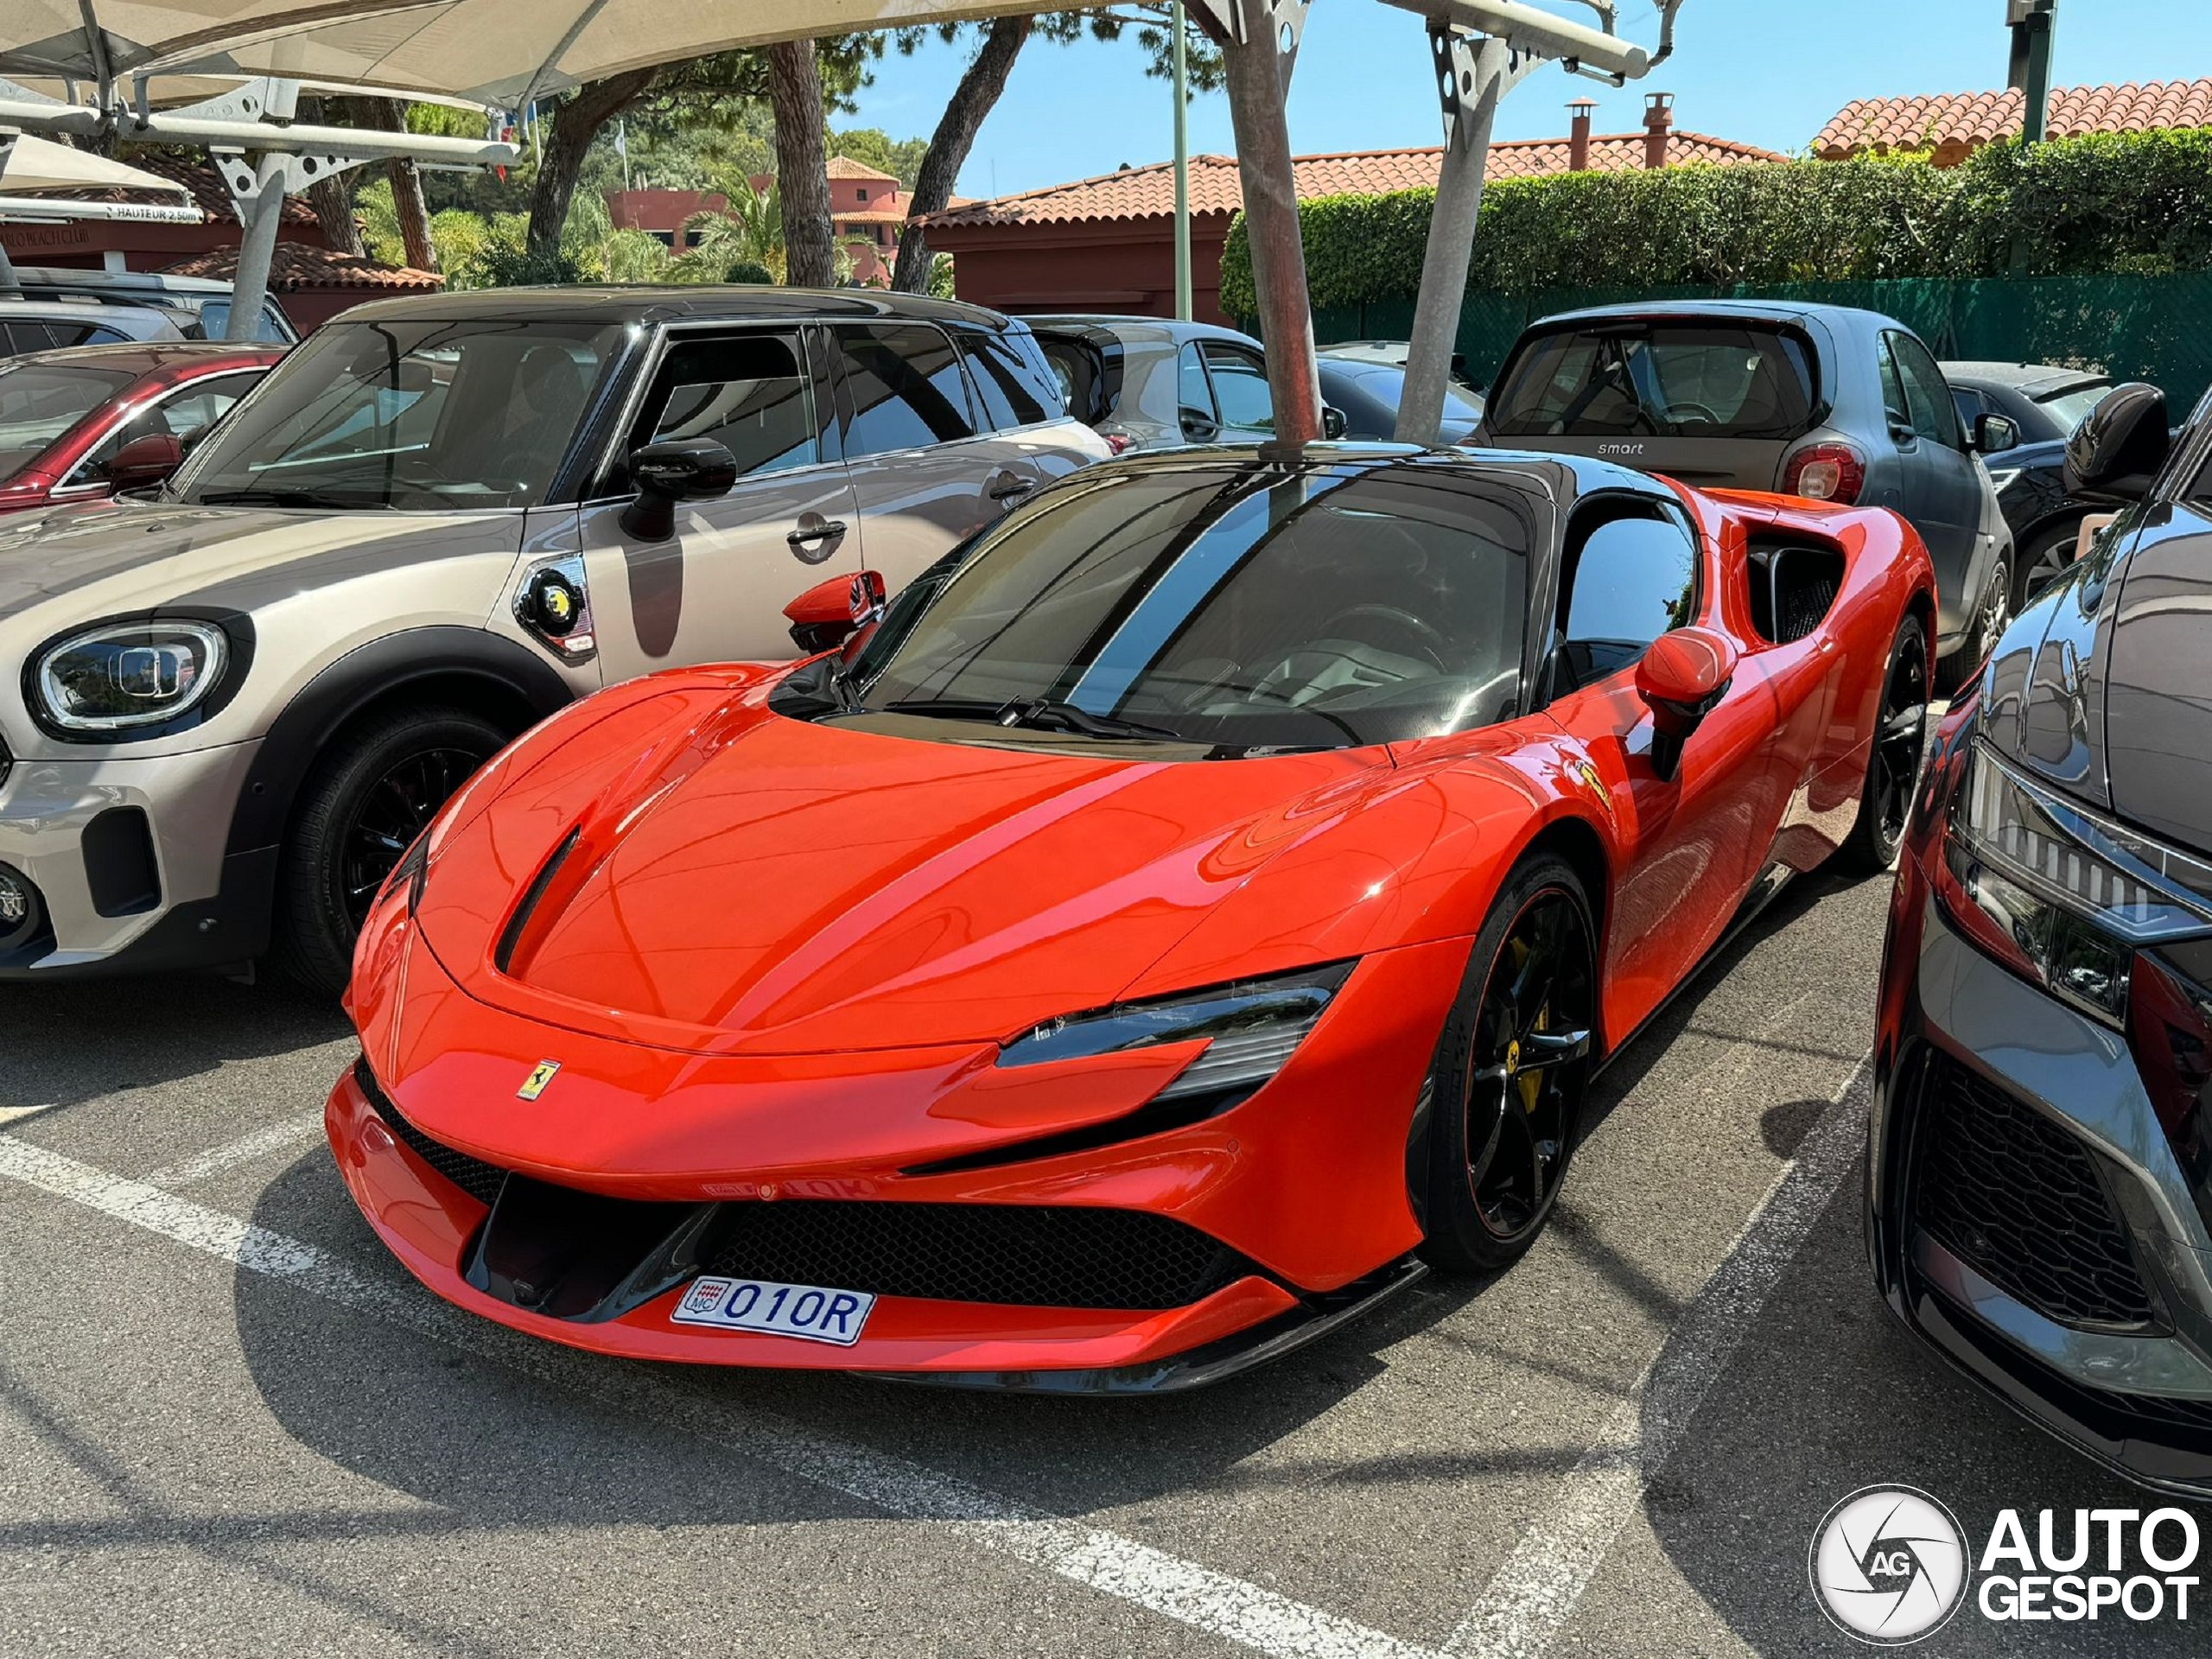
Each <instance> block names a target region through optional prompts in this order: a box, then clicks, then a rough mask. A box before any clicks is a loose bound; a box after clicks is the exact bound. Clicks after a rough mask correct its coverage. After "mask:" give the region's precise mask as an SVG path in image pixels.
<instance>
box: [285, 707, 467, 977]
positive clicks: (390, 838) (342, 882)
mask: <svg viewBox="0 0 2212 1659" xmlns="http://www.w3.org/2000/svg"><path fill="white" fill-rule="evenodd" d="M505 741H506V738H505V734H503V733H501V732H500V730H499V728H498V727H496V726H494V725H493V723H492V722H491V721H488V720H486V719H485V718H484V717H483V716H482V715H474V714H471V713H469V712H468V711H467V710H466V709H442V708H431V709H420V708H410V709H393V710H391V712H390V713H388V714H384V715H377V716H375V717H374V718H372V719H371V720H369V721H366V722H365V723H364V724H362V725H360V726H358V727H356V728H353V730H351V731H349V732H347V733H346V734H343V735H341V736H340V738H339V739H338V740H337V741H336V742H334V744H332V746H331V747H330V748H329V749H328V750H327V752H325V753H324V754H323V755H322V756H321V759H320V760H318V761H317V762H316V763H315V770H314V772H312V773H310V774H309V775H308V780H307V782H306V783H305V784H304V785H302V786H301V789H300V798H299V800H298V802H297V803H296V804H295V806H294V809H293V812H292V822H291V825H290V828H289V830H288V831H287V833H286V835H285V837H284V848H283V857H282V859H281V861H280V862H279V865H278V870H277V913H276V916H275V918H274V920H275V924H276V925H275V933H274V938H273V939H272V940H271V955H272V957H273V960H274V963H275V965H276V966H277V969H279V970H280V971H281V972H283V974H284V975H285V976H287V977H288V978H290V979H295V980H297V981H299V982H301V983H302V984H303V985H306V986H308V987H310V988H313V989H315V990H321V991H328V992H330V993H332V994H333V995H335V994H336V993H337V992H339V991H340V990H342V989H344V988H345V985H346V976H347V975H348V974H349V973H350V972H351V971H352V969H353V940H354V938H355V936H356V935H358V934H359V932H360V931H361V922H362V919H363V918H365V916H366V915H367V914H368V910H369V906H370V903H371V902H372V900H373V899H375V898H376V894H377V889H378V887H382V886H383V885H384V880H385V877H386V876H388V875H390V874H391V871H392V867H393V866H394V865H396V864H397V863H398V862H399V860H400V855H402V854H404V852H406V850H407V849H408V847H409V846H410V844H411V843H412V842H414V840H415V838H416V836H419V835H420V834H422V832H423V828H424V826H425V825H427V824H428V823H429V822H430V820H431V818H432V817H435V816H436V813H437V810H438V809H439V808H440V807H442V806H443V805H444V804H446V801H447V799H448V798H449V797H450V796H451V795H452V794H453V792H454V791H455V790H457V789H459V788H460V787H461V785H462V784H464V783H466V782H467V780H468V777H469V774H470V773H472V772H474V771H475V770H476V769H477V767H479V766H482V765H483V764H484V763H485V762H486V760H490V759H491V758H492V756H493V754H494V753H497V752H498V751H499V748H500V747H501V746H502V745H504V744H505Z"/></svg>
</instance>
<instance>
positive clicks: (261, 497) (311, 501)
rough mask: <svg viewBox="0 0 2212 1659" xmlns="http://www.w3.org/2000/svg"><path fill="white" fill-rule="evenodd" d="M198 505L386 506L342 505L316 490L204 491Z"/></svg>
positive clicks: (372, 505) (367, 505) (369, 506)
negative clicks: (317, 492)
mask: <svg viewBox="0 0 2212 1659" xmlns="http://www.w3.org/2000/svg"><path fill="white" fill-rule="evenodd" d="M194 505H198V506H203V507H321V508H324V509H326V510H327V511H329V512H370V511H373V510H376V509H380V508H382V507H384V506H385V503H384V502H381V501H341V500H339V499H336V498H334V497H332V496H327V495H318V494H316V493H315V492H314V491H313V490H266V489H264V490H202V491H201V492H200V494H199V496H198V497H197V499H196V500H195V502H194Z"/></svg>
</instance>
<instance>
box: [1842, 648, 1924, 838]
mask: <svg viewBox="0 0 2212 1659" xmlns="http://www.w3.org/2000/svg"><path fill="white" fill-rule="evenodd" d="M1927 749H1928V632H1927V630H1926V629H1925V628H1923V626H1921V622H1920V619H1919V618H1918V617H1916V616H1907V617H1906V618H1905V620H1904V621H1903V622H1900V623H1899V624H1898V625H1897V639H1896V640H1895V642H1894V643H1892V644H1891V646H1890V666H1889V670H1888V671H1887V672H1886V673H1885V675H1884V676H1883V677H1882V702H1881V706H1880V708H1879V709H1878V712H1877V713H1876V715H1875V717H1874V742H1873V748H1872V753H1869V754H1868V756H1867V757H1866V787H1865V789H1864V790H1863V791H1861V793H1860V795H1859V822H1858V823H1855V824H1853V826H1852V829H1851V836H1850V839H1849V840H1847V841H1846V842H1844V843H1843V846H1842V848H1841V849H1840V852H1839V854H1838V860H1839V861H1840V862H1841V863H1843V864H1844V865H1846V866H1847V868H1853V869H1856V870H1860V871H1864V872H1866V874H1878V873H1879V872H1881V871H1883V870H1886V869H1891V868H1894V867H1895V866H1896V864H1897V849H1898V848H1899V847H1901V846H1902V845H1904V827H1905V820H1906V818H1907V817H1908V815H1909V814H1910V811H1911V810H1912V792H1913V790H1914V788H1915V787H1916V785H1918V783H1919V781H1920V760H1921V757H1922V756H1923V754H1925V753H1927Z"/></svg>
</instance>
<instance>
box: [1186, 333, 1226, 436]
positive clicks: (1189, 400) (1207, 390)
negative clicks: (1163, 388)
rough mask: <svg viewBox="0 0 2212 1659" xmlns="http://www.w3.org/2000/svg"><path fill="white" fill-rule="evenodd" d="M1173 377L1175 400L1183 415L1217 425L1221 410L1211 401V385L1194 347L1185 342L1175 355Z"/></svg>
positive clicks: (1196, 348)
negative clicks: (1179, 405)
mask: <svg viewBox="0 0 2212 1659" xmlns="http://www.w3.org/2000/svg"><path fill="white" fill-rule="evenodd" d="M1175 377H1176V378H1175V384H1176V391H1175V400H1176V402H1177V403H1179V404H1181V405H1182V410H1183V413H1184V414H1185V415H1186V416H1194V417H1195V418H1197V419H1198V420H1201V421H1209V422H1212V423H1216V424H1218V423H1220V420H1221V410H1220V409H1219V407H1218V406H1217V404H1215V403H1214V400H1213V383H1212V382H1211V381H1210V380H1208V379H1207V378H1206V365H1205V364H1204V363H1202V362H1200V361H1199V360H1198V347H1197V346H1194V345H1191V344H1188V343H1187V342H1186V343H1185V345H1184V346H1183V348H1182V350H1181V351H1179V352H1178V353H1176V355H1175Z"/></svg>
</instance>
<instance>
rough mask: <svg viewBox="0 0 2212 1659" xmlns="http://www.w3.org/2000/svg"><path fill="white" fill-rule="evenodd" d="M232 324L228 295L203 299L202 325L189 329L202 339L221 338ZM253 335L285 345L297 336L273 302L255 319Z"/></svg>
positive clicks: (264, 307)
mask: <svg viewBox="0 0 2212 1659" xmlns="http://www.w3.org/2000/svg"><path fill="white" fill-rule="evenodd" d="M230 326H231V302H230V298H229V296H227V295H225V296H218V297H215V298H212V299H207V300H203V301H201V302H200V326H199V327H198V328H197V329H196V330H188V333H194V334H197V335H198V337H199V338H200V339H202V340H221V339H222V338H224V336H225V334H226V331H227V330H228V329H229V327H230ZM253 337H254V338H255V339H256V340H269V341H273V342H274V343H275V344H277V345H279V346H283V345H287V344H289V342H290V341H291V340H294V339H296V338H297V336H296V335H295V334H293V333H292V331H291V330H290V329H289V327H286V326H285V324H284V320H283V318H282V317H280V316H278V315H277V311H276V307H275V306H274V304H272V303H264V305H263V306H262V308H261V309H260V311H259V313H257V315H256V318H255V321H254V327H253Z"/></svg>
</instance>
